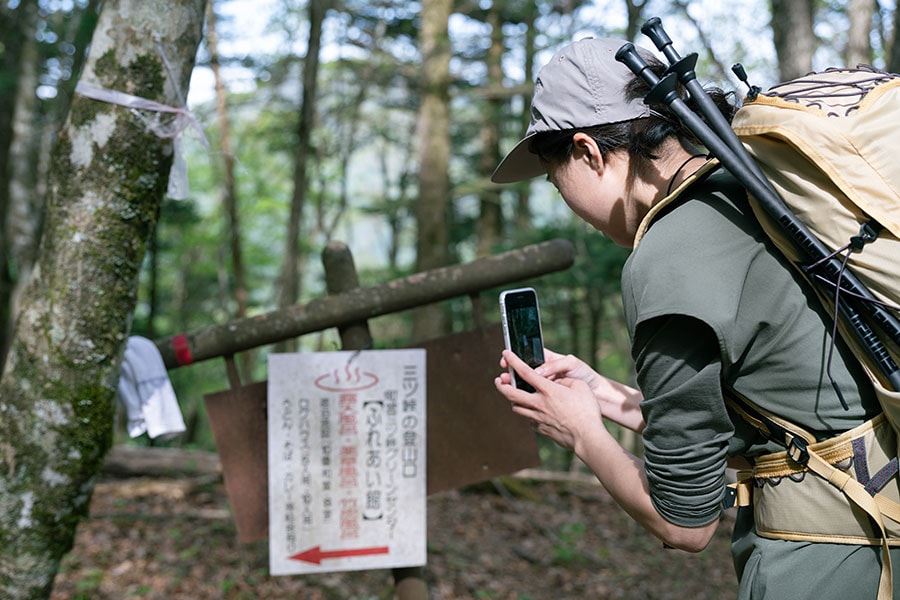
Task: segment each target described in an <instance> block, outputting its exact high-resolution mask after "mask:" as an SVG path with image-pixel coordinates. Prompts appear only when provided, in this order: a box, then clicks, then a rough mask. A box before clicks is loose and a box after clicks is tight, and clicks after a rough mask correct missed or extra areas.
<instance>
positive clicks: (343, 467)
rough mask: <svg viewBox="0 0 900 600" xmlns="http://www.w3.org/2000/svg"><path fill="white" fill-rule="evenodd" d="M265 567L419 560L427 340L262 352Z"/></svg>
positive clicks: (346, 567)
mask: <svg viewBox="0 0 900 600" xmlns="http://www.w3.org/2000/svg"><path fill="white" fill-rule="evenodd" d="M268 385H269V389H268V439H269V570H270V572H271V574H272V575H291V574H301V573H322V572H329V571H352V570H359V569H382V568H394V567H411V566H419V565H424V564H425V557H426V549H425V537H426V535H425V534H426V521H425V501H426V497H425V496H426V492H425V483H426V478H425V458H426V456H425V448H426V446H425V414H426V412H425V401H426V399H425V351H424V350H422V349H408V350H369V351H361V352H314V353H299V354H271V355H269V384H268Z"/></svg>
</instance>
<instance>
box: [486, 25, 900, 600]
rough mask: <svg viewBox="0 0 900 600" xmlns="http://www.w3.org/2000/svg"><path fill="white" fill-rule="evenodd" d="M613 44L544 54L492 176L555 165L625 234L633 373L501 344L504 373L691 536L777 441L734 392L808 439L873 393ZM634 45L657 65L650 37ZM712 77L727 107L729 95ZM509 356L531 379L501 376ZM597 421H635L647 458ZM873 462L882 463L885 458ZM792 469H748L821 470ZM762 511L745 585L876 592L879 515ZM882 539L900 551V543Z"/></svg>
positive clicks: (583, 208)
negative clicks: (842, 535) (840, 520)
mask: <svg viewBox="0 0 900 600" xmlns="http://www.w3.org/2000/svg"><path fill="white" fill-rule="evenodd" d="M623 44H625V41H623V40H611V39H586V40H581V41H578V42H575V43H573V44H570V45H568V46H566V47H564V48H563V49H562V50H560V51H559V52H557V53H556V54H555V55H554V56H553V58H551V60H550V62H549V63H548V64H547V65H546V66H545V67H544V68H543V69H541V71H540V73H539V74H538V78H537V81H536V84H535V90H534V96H533V99H532V109H531V123H530V125H529V127H528V130H527V132H526V135H525V137H524V138H523V139H522V140H521V141H520V142H519V143H518V144H516V146H515V147H514V148H513V149H512V150H511V151H510V152H509V154H507V156H506V157H505V158H504V159H503V161H502V162H501V163H500V165H499V166H498V167H497V169H496V171H495V172H494V174H493V176H492V180H493V181H494V182H497V183H511V182H516V181H522V180H526V179H529V178H532V177H536V176H540V175H546V177H547V179H548V180H549V181H550V182H551V183H552V184H553V185H554V186H555V187H556V188H557V190H558V191H559V192H560V194H561V196H562V198H563V200H564V201H565V202H566V204H567V205H568V206H569V207H570V209H571V210H572V211H573V212H574V213H575V214H576V215H578V216H579V217H580V218H581V219H583V220H584V221H586V222H587V223H588V224H590V225H591V226H593V227H594V228H596V229H597V230H599V231H600V232H602V233H603V234H605V235H606V236H608V237H609V238H610V239H612V240H613V241H614V242H616V243H617V244H619V245H621V246H624V247H627V248H633V251H632V253H631V255H630V257H629V258H628V260H627V262H626V263H625V265H624V268H623V273H622V295H623V303H624V310H625V318H626V322H627V327H628V330H629V334H630V336H631V342H632V357H633V359H634V362H635V370H636V374H637V377H636V381H637V389H635V388H632V387H630V386H628V385H625V384H623V383H620V382H616V381H612V380H610V379H609V378H607V377H604V376H603V375H601V374H599V373H597V372H595V371H594V370H593V369H592V368H591V367H589V366H588V364H586V363H585V362H584V361H582V360H580V359H578V358H576V357H574V356H571V355H562V354H558V353H556V352H553V351H551V350H547V351H546V352H545V354H546V363H545V364H544V365H542V366H540V367H538V368H536V369H534V370H532V369H531V368H529V367H528V366H527V365H526V364H525V363H524V362H522V361H521V360H520V359H519V358H518V357H516V356H515V355H514V354H512V353H510V352H509V351H508V350H507V351H504V352H503V354H502V358H501V361H500V366H501V368H502V369H504V371H503V372H502V373H501V374H500V375H499V376H498V377H497V378H496V380H495V385H496V388H497V389H498V391H499V392H500V393H501V394H502V395H503V396H504V398H505V399H506V400H508V401H509V402H510V403H511V406H512V410H513V411H514V412H515V413H516V414H518V415H521V416H522V417H524V418H526V419H528V420H529V421H531V422H532V423H533V425H534V426H535V428H536V430H537V431H538V432H539V433H541V434H543V435H545V436H547V437H549V438H550V439H552V440H554V441H555V442H556V443H558V444H559V445H561V446H562V447H564V448H567V449H570V450H573V451H574V452H575V454H576V455H577V456H578V457H579V459H581V460H582V461H583V462H584V463H585V465H586V466H587V467H588V468H590V470H591V471H592V472H593V473H594V474H595V475H596V476H597V478H598V479H599V481H600V482H601V483H602V484H603V486H604V487H605V488H606V489H607V490H608V492H609V493H610V495H611V496H612V497H613V498H614V499H615V500H616V502H617V503H618V504H619V505H620V506H621V507H622V508H623V509H624V510H625V511H626V512H627V513H628V514H629V515H630V516H631V517H633V518H634V519H635V520H636V521H637V522H639V523H640V524H641V525H643V526H644V527H645V528H646V529H648V530H649V531H650V532H651V533H652V534H653V535H655V536H656V537H658V538H659V539H660V540H661V541H662V542H663V543H664V545H665V546H667V547H673V548H679V549H683V550H687V551H692V552H699V551H701V550H703V549H704V548H705V547H706V546H707V544H708V543H709V541H710V539H711V538H712V536H713V534H714V532H715V529H716V526H717V524H718V522H719V521H720V519H721V518H722V513H723V506H722V505H723V500H724V499H725V498H726V490H727V488H726V466H727V465H728V464H729V462H731V464H748V465H749V464H753V463H754V462H755V461H757V460H758V457H760V456H763V455H769V454H772V453H776V452H779V451H783V450H784V448H783V447H780V446H778V445H777V444H775V443H772V442H769V441H767V440H766V439H765V438H763V437H762V436H761V435H760V434H759V433H758V431H757V429H755V428H754V427H752V426H751V425H750V424H748V422H747V421H746V420H745V419H743V418H741V417H740V416H739V415H738V412H737V411H736V409H735V408H733V405H731V404H728V403H726V400H725V395H726V393H728V394H730V395H731V396H736V397H739V398H746V399H748V400H749V401H750V402H752V403H753V406H756V407H759V408H760V409H762V410H764V411H766V412H767V413H771V414H774V415H776V416H778V417H781V418H783V419H786V420H787V421H790V422H792V423H794V424H796V425H798V426H800V427H802V428H804V429H805V430H807V431H809V432H810V433H812V434H813V436H814V437H815V438H816V440H826V439H829V438H832V437H834V436H836V435H838V434H840V433H841V432H845V431H847V430H850V429H853V428H855V427H858V426H861V425H863V424H864V423H866V422H867V421H869V420H870V419H873V418H875V417H876V416H878V415H879V414H880V413H881V408H880V406H879V404H878V400H877V399H876V397H875V395H874V393H873V390H872V386H871V384H870V382H869V380H868V379H867V377H866V375H865V373H864V371H863V369H862V368H861V367H860V365H859V363H858V362H857V360H856V359H855V358H854V357H853V356H852V354H851V353H850V351H849V350H848V348H847V347H846V346H845V344H844V343H843V342H842V341H841V340H840V339H832V328H831V324H830V319H831V318H830V315H829V313H828V311H827V310H825V309H823V308H822V307H821V306H820V304H819V302H818V301H817V299H816V297H815V295H814V293H813V291H812V290H811V289H810V287H809V284H808V283H807V282H806V281H805V280H804V279H803V278H802V276H800V275H799V274H798V273H797V272H796V270H795V269H794V268H793V267H792V266H791V265H790V264H789V263H788V262H787V261H786V260H785V259H784V258H783V257H782V256H781V255H780V254H779V252H778V251H777V250H776V249H775V247H774V246H773V245H772V244H771V242H770V241H769V239H768V238H767V236H766V235H765V234H764V233H763V231H762V229H761V228H760V226H759V224H758V222H757V220H756V219H755V218H754V216H753V213H752V211H751V209H750V207H749V203H748V200H747V194H746V192H745V190H744V189H743V188H742V187H741V186H740V185H739V184H738V182H737V181H736V180H735V179H734V178H733V177H732V176H731V175H730V174H729V173H727V172H726V171H725V170H724V169H722V168H719V167H718V165H717V163H716V162H715V161H711V160H708V158H707V157H706V156H705V155H704V154H703V153H701V152H699V151H698V150H697V149H696V145H697V144H698V142H697V140H696V139H695V138H694V137H693V135H692V134H691V133H690V132H689V131H687V130H686V129H685V128H684V127H682V126H681V125H680V124H679V121H678V120H677V119H676V118H675V116H674V115H673V114H671V112H670V111H669V110H668V109H667V108H666V107H665V106H655V105H654V106H653V107H649V106H647V105H646V104H645V103H644V102H643V100H642V99H643V96H644V94H645V93H646V91H647V89H646V85H645V84H643V83H642V82H640V80H638V79H637V78H636V77H635V76H634V75H633V74H632V73H631V72H630V71H629V69H628V68H627V67H625V66H624V65H622V64H620V63H619V62H617V61H616V60H615V58H614V55H615V53H616V51H617V50H618V49H619V48H620V47H621V46H622V45H623ZM638 51H639V52H640V53H641V55H642V56H643V57H644V58H645V59H646V60H647V61H648V62H649V63H651V65H654V69H655V70H656V71H657V72H658V73H659V74H661V73H662V71H663V70H664V67H663V65H662V64H661V63H660V62H659V61H658V60H656V59H655V58H654V55H653V54H652V53H650V52H648V51H646V50H643V49H638ZM710 93H711V96H712V97H713V99H714V100H715V101H716V104H717V105H718V106H719V107H720V110H721V111H722V113H723V115H724V116H726V118H727V119H728V120H729V121H730V119H731V117H732V116H733V113H734V110H735V109H734V107H733V106H732V105H730V104H729V103H728V102H727V100H728V98H727V96H726V95H725V94H724V93H723V92H721V91H711V92H710ZM664 199H665V201H664ZM510 366H511V367H512V368H513V369H514V370H515V371H516V373H518V374H519V376H521V377H522V378H523V379H524V380H525V381H527V382H528V383H530V384H531V385H532V386H534V388H535V390H536V391H535V392H534V393H528V392H525V391H523V390H520V389H516V388H515V387H514V386H513V385H512V383H511V381H510V376H509V373H508V372H506V371H505V369H507V367H510ZM829 373H830V377H831V378H833V382H832V381H831V380H830V379H829V375H828V374H829ZM844 404H846V407H847V408H845V407H844ZM603 419H608V420H609V421H612V422H614V423H617V424H619V425H621V426H622V427H625V428H628V429H631V430H633V431H635V432H638V433H640V434H641V436H642V441H643V446H644V454H643V458H638V457H636V456H633V455H632V454H631V453H629V452H628V451H627V450H626V449H625V448H623V447H622V446H621V445H620V444H619V443H618V441H617V440H616V439H615V437H614V436H613V435H612V434H611V433H610V432H609V431H608V430H607V429H606V427H605V426H604V424H603V422H602V420H603ZM813 441H815V440H813ZM785 461H786V459H785ZM870 468H871V470H872V473H873V474H874V473H875V472H877V471H878V470H879V468H880V465H875V466H874V467H873V466H871V465H870ZM798 471H802V470H800V469H798ZM793 475H797V476H792V477H790V478H788V477H784V478H783V479H784V481H781V478H780V477H777V476H773V477H771V478H769V479H767V480H765V481H763V483H762V484H761V485H757V487H758V488H765V489H768V490H788V491H789V490H791V489H808V488H806V487H803V488H790V487H789V486H808V485H814V484H815V482H814V481H813V480H814V479H815V478H816V476H815V475H813V474H810V473H802V472H801V473H799V474H797V473H794V474H793ZM804 482H805V483H804ZM778 484H780V485H778ZM890 485H893V486H896V476H895V477H894V478H893V480H892V483H891V484H890ZM767 486H769V487H767ZM776 486H777V487H776ZM753 493H758V490H756V489H754V491H753ZM835 497H836V498H838V499H837V500H833V501H834V502H841V500H840V494H839V493H838V494H836V496H835ZM817 500H818V499H817ZM782 504H783V506H782V505H779V506H778V509H779V510H781V509H783V510H784V512H785V513H786V515H784V516H780V515H779V516H777V517H776V522H777V523H780V522H779V521H777V519H782V518H783V519H787V520H788V521H789V524H790V525H793V521H798V520H803V519H808V520H812V522H813V526H814V527H816V526H818V522H819V521H824V520H825V516H824V514H825V512H827V511H828V508H826V507H825V506H824V505H819V504H818V502H817V501H816V502H810V501H809V500H806V501H805V503H804V501H802V500H797V501H796V502H793V501H790V502H783V503H782ZM829 506H830V505H829ZM848 510H849V509H848ZM756 520H758V519H757V518H756V517H755V516H754V511H753V507H752V506H742V507H740V508H738V511H737V514H736V520H735V523H734V532H733V540H732V554H733V558H734V565H735V569H736V572H737V576H738V579H739V581H740V587H739V596H738V597H739V598H741V599H744V598H753V599H759V598H770V599H779V600H780V599H784V598H792V599H795V600H796V599H800V598H816V599H826V598H841V599H843V598H875V596H876V591H877V590H879V578H880V575H881V572H882V558H881V557H882V555H881V548H880V547H879V542H878V537H879V536H878V534H877V533H870V534H869V535H868V536H867V538H872V539H874V540H875V541H874V542H872V543H871V544H865V543H862V542H861V543H859V544H838V543H831V542H829V543H809V542H808V541H792V540H785V539H772V537H773V536H772V535H771V529H772V528H771V527H769V528H768V529H766V527H767V525H768V524H765V523H763V524H760V523H755V521H756ZM859 521H860V522H862V525H861V526H862V527H867V526H868V525H867V524H866V523H865V522H864V521H865V519H860V520H859ZM853 525H854V526H858V525H859V524H858V523H855V522H854V523H853ZM757 526H759V527H760V529H765V530H766V531H769V533H767V534H766V536H765V537H764V536H763V535H761V534H760V533H759V532H758V530H757ZM812 535H813V537H815V532H813V534H812ZM801 539H802V538H801ZM854 539H855V538H854ZM891 555H893V559H894V561H900V554H898V552H897V550H892V551H891Z"/></svg>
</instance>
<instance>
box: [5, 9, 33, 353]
mask: <svg viewBox="0 0 900 600" xmlns="http://www.w3.org/2000/svg"><path fill="white" fill-rule="evenodd" d="M37 10H38V7H37V4H36V3H25V4H19V5H18V6H16V7H14V8H10V7H9V6H8V5H7V4H4V6H3V7H2V8H0V39H2V40H3V42H2V45H3V49H2V50H0V356H2V354H3V353H5V352H6V348H7V345H8V340H9V333H10V326H11V324H12V318H11V313H12V293H13V286H14V285H15V282H14V276H13V273H12V271H11V270H10V265H11V264H12V263H13V260H14V259H13V257H12V247H13V243H12V240H11V239H10V235H9V228H8V227H7V223H8V219H9V212H10V206H11V205H12V200H11V198H12V193H13V188H14V182H16V181H21V177H22V174H21V173H17V172H16V169H15V167H16V166H18V165H15V164H14V158H15V144H16V140H15V138H14V126H15V120H14V116H15V115H16V113H17V111H16V103H17V102H18V100H19V99H20V97H21V93H20V90H21V88H22V78H23V76H25V77H27V75H28V74H29V73H36V69H37V65H36V64H28V63H27V61H28V60H30V59H31V58H33V56H30V55H34V54H36V51H34V52H29V50H30V49H34V46H35V45H36V41H35V40H34V29H35V23H36V21H37ZM34 61H35V62H36V61H37V59H36V58H34ZM28 67H30V70H29V68H28ZM25 85H28V83H26V84H25ZM29 91H31V90H29ZM32 104H33V103H32ZM18 116H20V117H21V116H22V112H21V111H18ZM23 143H24V142H23V141H22V140H19V145H20V147H21V146H22V144H23Z"/></svg>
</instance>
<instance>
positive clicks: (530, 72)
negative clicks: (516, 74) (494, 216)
mask: <svg viewBox="0 0 900 600" xmlns="http://www.w3.org/2000/svg"><path fill="white" fill-rule="evenodd" d="M537 16H538V10H537V5H536V4H534V3H528V2H526V3H525V6H524V7H523V13H522V19H523V23H524V25H525V43H524V48H523V53H524V63H523V65H522V67H523V71H524V73H525V82H524V83H525V84H526V87H527V88H528V90H529V91H528V93H525V94H522V111H521V113H519V121H520V122H521V123H522V129H521V132H520V135H524V134H525V131H527V130H528V125H529V123H531V94H532V93H533V91H534V85H533V84H534V75H535V73H534V55H535V54H537V49H536V47H535V46H536V44H535V38H536V37H537V28H536V26H535V21H536V20H537ZM516 188H517V189H516V208H515V211H516V212H515V216H514V217H513V221H514V223H515V227H516V231H527V230H528V229H529V228H530V227H531V183H530V181H523V182H521V183H519V184H518V185H517V186H516Z"/></svg>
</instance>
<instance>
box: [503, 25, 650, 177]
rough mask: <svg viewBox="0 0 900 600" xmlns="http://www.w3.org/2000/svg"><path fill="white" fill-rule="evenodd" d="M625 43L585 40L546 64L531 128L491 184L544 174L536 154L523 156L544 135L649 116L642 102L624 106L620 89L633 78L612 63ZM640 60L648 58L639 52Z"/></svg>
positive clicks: (627, 102) (536, 93) (534, 102)
mask: <svg viewBox="0 0 900 600" xmlns="http://www.w3.org/2000/svg"><path fill="white" fill-rule="evenodd" d="M626 43H627V42H626V41H625V40H616V39H608V38H587V39H583V40H579V41H577V42H574V43H572V44H569V45H568V46H565V47H564V48H562V49H561V50H560V51H558V52H557V53H556V54H554V55H553V58H551V59H550V62H549V63H547V64H546V65H545V66H544V67H543V68H541V70H540V72H538V76H537V81H535V84H534V96H533V97H532V99H531V123H530V124H529V125H528V130H527V131H526V132H525V137H524V138H522V139H521V140H520V141H519V143H518V144H516V145H515V146H514V147H513V149H512V150H510V151H509V154H507V155H506V157H505V158H504V159H503V160H502V161H500V164H499V165H498V166H497V168H496V169H495V170H494V173H493V175H491V181H493V182H494V183H512V182H514V181H523V180H525V179H531V178H532V177H537V176H538V175H542V174H543V173H544V167H543V166H542V165H541V161H540V159H538V156H537V154H534V153H532V152H530V151H529V150H528V145H529V142H531V139H532V138H533V137H534V136H535V135H537V134H539V133H544V132H547V131H563V130H565V129H577V128H581V127H591V126H594V125H606V124H609V123H618V122H621V121H630V120H632V119H638V118H641V117H647V116H649V115H650V108H649V107H648V106H647V105H646V104H644V103H643V102H642V101H641V100H639V99H637V100H629V99H628V98H627V97H626V94H625V86H626V85H627V84H628V82H629V81H631V80H632V79H633V78H634V75H633V74H632V72H631V70H629V68H628V67H626V66H625V65H623V64H622V63H620V62H619V61H617V60H616V58H615V56H616V52H617V51H618V50H619V48H621V47H622V46H623V45H625V44H626ZM638 52H639V53H641V54H642V55H643V56H644V58H645V59H650V58H652V57H653V54H652V53H651V52H650V51H648V50H646V49H644V48H638Z"/></svg>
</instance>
